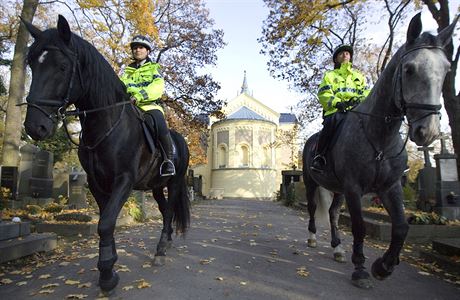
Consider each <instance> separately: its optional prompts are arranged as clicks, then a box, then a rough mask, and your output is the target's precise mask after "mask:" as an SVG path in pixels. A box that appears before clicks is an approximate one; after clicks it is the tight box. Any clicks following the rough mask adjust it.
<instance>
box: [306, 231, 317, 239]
mask: <svg viewBox="0 0 460 300" xmlns="http://www.w3.org/2000/svg"><path fill="white" fill-rule="evenodd" d="M308 239H309V240H315V241H316V234H315V233H312V232H310V231H309V232H308Z"/></svg>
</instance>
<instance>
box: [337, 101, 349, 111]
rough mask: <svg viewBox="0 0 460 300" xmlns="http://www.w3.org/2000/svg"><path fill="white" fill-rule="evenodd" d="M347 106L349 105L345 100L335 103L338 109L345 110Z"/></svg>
mask: <svg viewBox="0 0 460 300" xmlns="http://www.w3.org/2000/svg"><path fill="white" fill-rule="evenodd" d="M347 107H348V105H347V104H346V103H345V102H337V103H336V104H335V108H337V110H338V111H345V109H346V108H347Z"/></svg>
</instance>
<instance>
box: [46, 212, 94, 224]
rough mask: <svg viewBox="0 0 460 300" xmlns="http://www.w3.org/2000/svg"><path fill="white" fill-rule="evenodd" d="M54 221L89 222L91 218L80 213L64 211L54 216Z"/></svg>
mask: <svg viewBox="0 0 460 300" xmlns="http://www.w3.org/2000/svg"><path fill="white" fill-rule="evenodd" d="M54 219H55V220H56V221H77V222H85V223H86V222H90V221H91V220H92V219H93V218H91V216H88V215H85V214H82V213H76V212H74V213H66V214H61V215H57V216H56V217H54Z"/></svg>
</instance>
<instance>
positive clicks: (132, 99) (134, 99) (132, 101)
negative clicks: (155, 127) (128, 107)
mask: <svg viewBox="0 0 460 300" xmlns="http://www.w3.org/2000/svg"><path fill="white" fill-rule="evenodd" d="M129 100H130V101H131V103H132V104H133V105H136V103H137V99H136V97H134V96H131V98H129Z"/></svg>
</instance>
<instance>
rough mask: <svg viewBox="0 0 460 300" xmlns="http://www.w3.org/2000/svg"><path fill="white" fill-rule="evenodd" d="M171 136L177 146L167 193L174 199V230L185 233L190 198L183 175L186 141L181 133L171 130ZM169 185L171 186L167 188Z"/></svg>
mask: <svg viewBox="0 0 460 300" xmlns="http://www.w3.org/2000/svg"><path fill="white" fill-rule="evenodd" d="M171 137H172V139H173V140H174V143H175V144H176V146H177V156H178V160H177V163H176V166H175V167H176V175H174V177H173V178H171V181H170V184H169V185H168V193H169V194H172V195H171V196H172V197H171V198H173V199H174V200H173V201H174V204H173V210H174V218H173V221H174V223H175V225H176V232H180V233H185V232H186V231H187V228H188V227H189V225H190V199H189V195H188V190H187V183H186V177H185V176H186V173H187V168H188V163H189V151H188V146H187V143H186V142H185V139H184V138H183V137H182V135H180V134H179V133H177V132H176V131H173V130H171ZM169 187H171V188H170V189H169ZM169 190H170V191H171V192H170V191H169ZM168 198H169V197H168Z"/></svg>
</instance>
